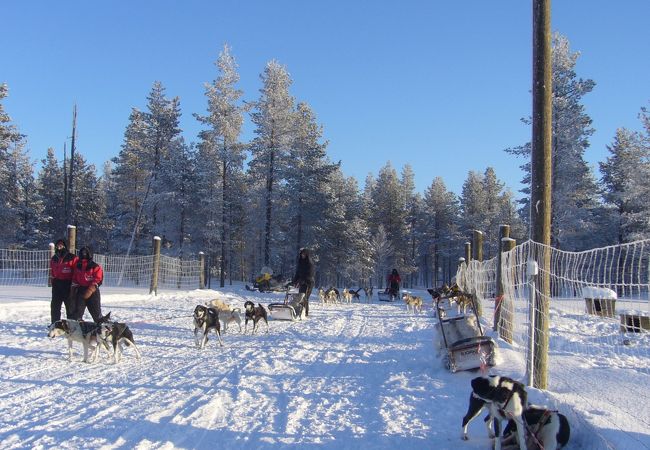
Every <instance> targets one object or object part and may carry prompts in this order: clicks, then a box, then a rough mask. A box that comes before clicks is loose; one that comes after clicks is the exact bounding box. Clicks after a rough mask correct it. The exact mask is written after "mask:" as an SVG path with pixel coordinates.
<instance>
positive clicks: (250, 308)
mask: <svg viewBox="0 0 650 450" xmlns="http://www.w3.org/2000/svg"><path fill="white" fill-rule="evenodd" d="M244 310H245V311H246V314H245V317H246V318H245V321H244V334H245V333H246V329H247V328H248V321H249V320H252V321H253V333H255V330H257V322H259V321H260V320H264V323H266V332H267V333H268V332H269V321H268V318H267V313H266V309H264V306H262V304H261V303H258V304H257V306H255V303H253V302H251V301H250V300H247V301H246V303H244Z"/></svg>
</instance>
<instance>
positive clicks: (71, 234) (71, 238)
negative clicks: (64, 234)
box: [68, 225, 77, 255]
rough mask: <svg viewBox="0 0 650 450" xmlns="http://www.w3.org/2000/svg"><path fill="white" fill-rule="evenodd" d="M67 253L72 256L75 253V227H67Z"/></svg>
mask: <svg viewBox="0 0 650 450" xmlns="http://www.w3.org/2000/svg"><path fill="white" fill-rule="evenodd" d="M68 251H69V252H70V253H72V254H73V255H74V254H75V253H77V227H75V226H74V225H68Z"/></svg>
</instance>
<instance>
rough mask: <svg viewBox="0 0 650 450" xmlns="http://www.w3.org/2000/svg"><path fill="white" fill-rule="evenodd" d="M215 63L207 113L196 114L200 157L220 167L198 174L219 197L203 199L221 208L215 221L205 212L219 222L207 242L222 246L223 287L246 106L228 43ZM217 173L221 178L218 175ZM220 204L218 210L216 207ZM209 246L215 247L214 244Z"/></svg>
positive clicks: (207, 89)
mask: <svg viewBox="0 0 650 450" xmlns="http://www.w3.org/2000/svg"><path fill="white" fill-rule="evenodd" d="M216 66H217V68H218V71H219V75H218V76H217V78H216V79H215V80H214V81H213V82H212V83H206V84H205V96H206V97H207V100H208V108H207V109H208V114H207V115H205V116H203V115H199V114H195V115H194V116H195V117H196V119H197V120H198V121H199V122H201V123H202V124H204V125H206V126H207V127H208V128H207V129H206V130H203V131H201V132H200V133H199V137H200V139H201V142H200V143H199V148H200V149H201V155H202V156H201V160H202V161H204V160H205V159H207V158H211V159H213V160H212V161H209V162H208V161H205V162H206V163H207V166H208V167H212V166H215V167H219V169H220V170H219V171H218V172H210V171H205V170H203V171H201V172H199V173H200V174H201V175H202V177H203V178H204V180H203V181H202V184H203V186H205V187H207V190H208V191H209V192H211V193H213V194H214V195H216V196H219V199H216V198H214V197H205V199H204V200H205V207H207V208H209V209H210V210H212V211H214V210H216V211H219V217H218V219H217V220H216V221H215V218H214V216H213V214H212V213H209V214H206V217H207V218H208V220H207V221H208V222H211V223H213V224H214V225H212V226H216V222H217V221H218V223H219V225H218V227H216V229H213V230H212V231H213V234H214V235H213V236H209V237H208V241H209V243H210V244H212V241H216V240H217V237H218V241H219V247H220V255H219V261H220V264H219V266H220V286H221V287H223V286H224V284H225V274H226V268H227V267H228V266H229V265H230V263H229V252H228V251H227V248H228V246H230V248H232V246H231V239H232V234H231V232H232V230H230V227H229V225H230V223H231V222H232V220H233V219H232V217H231V216H229V212H230V211H232V210H233V208H237V206H236V205H234V202H237V203H238V204H239V205H241V203H242V197H241V195H240V193H238V192H237V191H235V190H234V186H235V184H236V183H234V181H235V180H233V179H232V178H234V177H239V178H241V172H242V167H243V160H244V145H243V144H242V143H241V142H239V136H240V134H241V129H242V125H243V122H244V112H245V111H246V109H247V108H246V107H245V106H244V105H240V104H238V103H239V102H240V99H241V96H242V91H241V90H239V89H237V88H236V85H237V83H238V82H239V74H238V73H237V63H236V62H235V59H234V57H233V56H232V55H231V53H230V47H229V46H228V45H227V44H226V45H224V47H223V50H222V51H221V53H220V54H219V58H218V59H217V62H216ZM217 173H218V174H219V175H220V178H219V177H217V176H215V175H216V174H217ZM219 181H220V183H219ZM217 205H218V209H217V208H215V207H216V206H217ZM217 230H218V235H217V233H216V232H217ZM240 240H241V239H240ZM209 248H213V247H212V245H210V247H209Z"/></svg>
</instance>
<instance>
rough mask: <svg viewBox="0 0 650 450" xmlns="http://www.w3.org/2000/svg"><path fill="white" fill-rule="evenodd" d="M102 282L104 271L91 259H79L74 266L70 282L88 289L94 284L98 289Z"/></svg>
mask: <svg viewBox="0 0 650 450" xmlns="http://www.w3.org/2000/svg"><path fill="white" fill-rule="evenodd" d="M102 281H104V271H103V270H102V266H100V265H99V264H97V263H96V262H95V261H93V260H92V259H79V260H78V262H77V264H76V265H75V266H74V275H73V276H72V282H73V283H75V284H78V285H79V286H84V287H88V286H91V285H93V284H96V285H97V287H99V285H100V284H102Z"/></svg>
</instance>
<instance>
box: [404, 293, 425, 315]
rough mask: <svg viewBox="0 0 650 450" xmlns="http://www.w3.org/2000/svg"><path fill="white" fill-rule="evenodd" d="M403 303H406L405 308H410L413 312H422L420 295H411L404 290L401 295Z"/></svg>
mask: <svg viewBox="0 0 650 450" xmlns="http://www.w3.org/2000/svg"><path fill="white" fill-rule="evenodd" d="M402 298H403V299H404V303H406V310H407V311H409V310H412V311H413V312H414V313H421V312H422V297H418V296H415V295H411V294H409V293H408V292H405V293H404V294H403V295H402Z"/></svg>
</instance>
